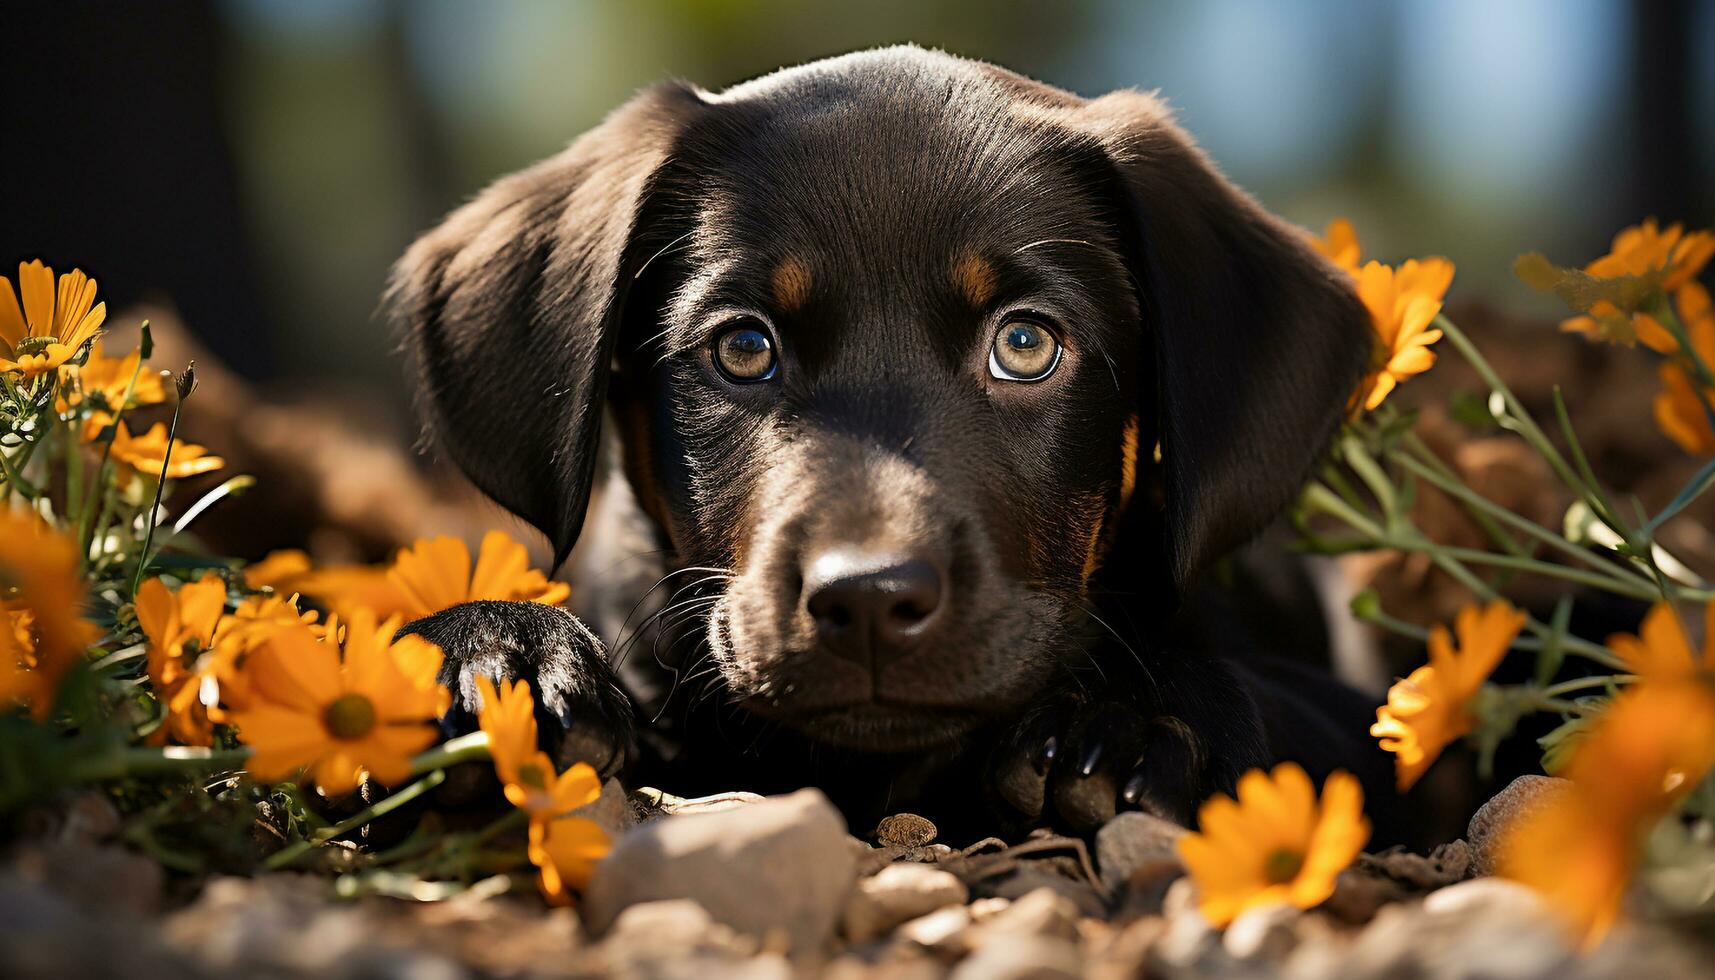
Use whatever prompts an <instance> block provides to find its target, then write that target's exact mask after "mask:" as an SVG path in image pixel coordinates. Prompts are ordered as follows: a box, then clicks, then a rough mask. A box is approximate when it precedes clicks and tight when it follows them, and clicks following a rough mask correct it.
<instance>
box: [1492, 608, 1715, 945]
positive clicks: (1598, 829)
mask: <svg viewBox="0 0 1715 980" xmlns="http://www.w3.org/2000/svg"><path fill="white" fill-rule="evenodd" d="M1704 618H1705V620H1706V625H1705V630H1706V632H1705V633H1704V641H1703V649H1702V650H1701V651H1699V652H1693V651H1692V649H1691V645H1690V644H1689V643H1688V642H1687V641H1686V637H1685V630H1684V627H1683V626H1682V625H1681V624H1680V622H1679V617H1678V614H1677V613H1676V612H1675V611H1674V610H1673V608H1672V607H1671V606H1669V605H1667V604H1666V603H1661V604H1658V605H1656V606H1655V607H1654V608H1652V609H1651V610H1650V611H1649V613H1648V615H1646V616H1645V617H1644V621H1643V624H1642V627H1641V629H1640V630H1639V635H1637V636H1632V635H1629V634H1621V635H1618V636H1615V637H1611V638H1610V639H1609V641H1608V645H1609V647H1611V648H1612V649H1613V650H1614V652H1615V653H1617V654H1619V655H1620V657H1621V658H1622V659H1623V660H1624V661H1625V663H1626V665H1627V666H1628V667H1630V668H1631V670H1632V671H1633V672H1634V674H1635V676H1636V677H1637V678H1638V681H1637V683H1636V684H1634V685H1633V686H1630V687H1628V688H1627V689H1626V690H1624V691H1622V692H1621V693H1620V694H1618V695H1616V696H1615V697H1614V698H1613V700H1612V702H1611V703H1610V704H1609V705H1608V706H1607V707H1606V708H1604V709H1603V710H1602V711H1601V712H1600V713H1599V714H1598V715H1596V717H1595V721H1594V724H1593V728H1592V730H1591V731H1590V732H1589V733H1588V734H1587V735H1586V736H1585V737H1584V738H1582V739H1581V740H1580V741H1579V743H1578V744H1577V745H1576V747H1575V748H1574V750H1573V752H1572V755H1571V759H1570V761H1569V762H1568V763H1567V765H1566V766H1565V767H1564V768H1563V769H1562V770H1561V773H1560V774H1561V775H1563V776H1565V777H1567V778H1568V779H1569V780H1570V781H1571V782H1570V788H1569V789H1568V790H1567V791H1566V792H1565V793H1562V794H1560V795H1559V796H1557V797H1555V798H1554V799H1553V800H1551V801H1550V803H1549V804H1548V805H1546V806H1544V807H1541V808H1538V809H1535V810H1532V811H1530V812H1529V813H1526V814H1525V815H1524V816H1523V817H1522V818H1521V819H1520V820H1519V821H1517V822H1516V823H1515V824H1513V825H1512V826H1510V827H1509V828H1507V831H1506V838H1505V840H1504V841H1503V844H1502V849H1501V853H1502V863H1501V873H1503V874H1506V875H1508V876H1510V877H1513V878H1516V879H1518V880H1519V881H1522V882H1524V883H1526V884H1528V885H1531V886H1532V887H1534V888H1536V889H1538V890H1539V891H1541V892H1543V893H1544V894H1546V895H1548V896H1549V897H1550V898H1551V899H1553V900H1554V902H1555V904H1556V905H1557V906H1558V907H1559V908H1561V909H1562V910H1564V911H1565V912H1566V914H1567V918H1568V921H1569V922H1570V923H1571V925H1572V927H1573V928H1574V929H1575V930H1576V931H1577V932H1578V933H1579V934H1580V935H1581V936H1582V937H1583V938H1584V940H1585V942H1586V944H1587V945H1593V944H1595V943H1596V942H1598V941H1600V940H1601V938H1602V937H1603V936H1604V935H1606V934H1607V932H1608V930H1609V929H1610V928H1611V927H1612V925H1613V924H1614V922H1615V920H1616V919H1617V918H1618V917H1619V914H1620V909H1621V905H1622V903H1623V901H1624V899H1625V895H1626V890H1627V888H1628V886H1629V884H1630V882H1631V880H1632V877H1633V875H1634V874H1635V872H1636V870H1637V868H1638V865H1639V863H1640V862H1641V860H1642V858H1643V853H1644V844H1645V841H1646V839H1647V837H1648V835H1649V834H1650V832H1651V831H1652V829H1654V828H1655V826H1656V825H1657V824H1658V823H1660V822H1661V821H1662V819H1663V818H1664V817H1667V816H1668V815H1669V814H1670V813H1671V812H1672V811H1673V810H1674V808H1675V806H1676V805H1678V804H1679V803H1680V802H1681V801H1682V800H1684V799H1685V797H1686V796H1688V795H1689V794H1690V793H1691V792H1692V790H1693V789H1695V788H1697V786H1698V785H1699V784H1700V783H1701V782H1702V780H1703V779H1705V778H1706V777H1707V776H1708V774H1709V772H1710V770H1711V769H1712V768H1715V633H1710V632H1707V628H1708V624H1707V621H1708V620H1709V619H1712V618H1715V602H1712V603H1710V604H1709V605H1707V606H1706V607H1705V608H1704Z"/></svg>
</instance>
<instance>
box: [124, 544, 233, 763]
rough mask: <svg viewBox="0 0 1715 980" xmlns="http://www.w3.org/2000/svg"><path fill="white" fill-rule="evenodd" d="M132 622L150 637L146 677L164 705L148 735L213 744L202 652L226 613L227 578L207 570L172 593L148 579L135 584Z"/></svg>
mask: <svg viewBox="0 0 1715 980" xmlns="http://www.w3.org/2000/svg"><path fill="white" fill-rule="evenodd" d="M136 608H137V625H138V626H141V627H142V628H143V633H144V634H145V635H146V636H148V638H149V681H150V683H152V684H154V686H155V691H156V693H157V695H158V696H159V697H160V699H161V704H162V706H163V707H164V708H165V710H166V719H165V720H164V721H163V722H162V723H161V726H160V727H159V728H157V729H155V731H154V733H152V735H151V736H150V741H151V743H152V744H156V745H159V744H162V743H164V742H165V741H166V740H167V739H168V738H171V739H172V740H173V741H174V742H177V743H178V744H180V745H212V744H214V724H213V722H212V721H210V719H209V713H208V708H209V704H210V703H212V701H213V698H212V697H210V698H205V697H204V695H205V693H208V692H206V691H205V685H204V683H203V681H204V678H205V677H207V676H211V675H209V674H208V673H207V672H206V668H205V666H204V663H205V661H204V655H205V654H206V653H207V652H208V651H209V650H210V648H212V647H213V646H214V633H215V627H217V626H218V625H219V624H220V620H221V616H222V614H224V613H225V612H226V582H225V581H224V580H222V579H221V577H220V576H219V575H217V574H215V573H214V572H209V573H208V574H206V575H204V576H203V577H202V578H201V579H200V580H198V581H196V582H189V583H186V584H185V585H182V586H180V587H179V591H177V592H171V591H169V590H168V589H167V586H166V584H165V583H163V582H162V581H161V580H160V579H158V578H152V579H150V580H148V581H147V582H144V583H143V584H142V585H140V586H138V587H137V600H136Z"/></svg>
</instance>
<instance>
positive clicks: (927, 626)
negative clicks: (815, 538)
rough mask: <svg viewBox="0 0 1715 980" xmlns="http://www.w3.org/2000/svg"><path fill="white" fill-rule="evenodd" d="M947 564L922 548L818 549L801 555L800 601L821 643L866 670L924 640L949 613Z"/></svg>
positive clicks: (901, 655)
mask: <svg viewBox="0 0 1715 980" xmlns="http://www.w3.org/2000/svg"><path fill="white" fill-rule="evenodd" d="M946 568H947V563H946V562H945V561H944V560H942V559H941V558H940V557H939V556H938V555H931V554H928V553H927V552H922V553H916V554H911V553H906V554H899V553H885V552H870V551H865V550H862V549H858V548H851V547H840V548H832V549H829V550H825V551H821V552H818V553H816V554H815V555H813V556H811V557H810V558H809V560H808V561H806V562H805V567H804V574H803V582H804V585H803V590H802V600H803V603H804V609H805V611H806V612H807V613H809V615H810V618H811V620H812V621H814V622H815V624H816V634H817V638H818V640H819V642H820V644H821V646H822V648H823V649H824V650H826V651H827V652H829V653H831V654H834V655H835V656H838V657H841V658H844V659H846V660H849V661H851V662H853V663H855V664H857V665H859V666H861V667H864V668H865V669H867V670H869V671H872V672H873V671H876V670H879V669H881V668H882V667H883V666H885V665H887V664H889V663H892V662H893V661H895V660H898V659H899V658H901V657H904V656H906V655H908V654H910V653H911V652H912V651H913V650H915V649H917V648H919V647H921V646H923V645H925V643H926V642H928V641H930V640H931V639H932V638H933V636H934V634H935V632H936V631H937V630H938V629H939V628H940V626H941V623H942V622H943V621H944V620H946V619H947V618H948V617H947V615H945V607H946V605H947V601H946V600H947V597H948V592H949V590H948V586H947V571H946Z"/></svg>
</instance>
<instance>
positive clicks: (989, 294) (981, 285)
mask: <svg viewBox="0 0 1715 980" xmlns="http://www.w3.org/2000/svg"><path fill="white" fill-rule="evenodd" d="M953 288H955V289H957V290H958V291H959V295H961V296H963V297H964V298H965V299H966V301H968V302H969V303H970V304H971V305H972V306H974V307H976V308H978V309H981V308H983V307H985V306H987V305H988V303H989V300H991V299H994V292H995V271H994V266H993V265H992V264H990V263H989V260H988V259H985V258H983V257H982V256H980V255H974V254H972V253H969V252H966V253H964V254H963V255H960V256H959V257H958V258H957V259H955V260H954V262H953Z"/></svg>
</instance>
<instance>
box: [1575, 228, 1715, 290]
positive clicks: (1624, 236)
mask: <svg viewBox="0 0 1715 980" xmlns="http://www.w3.org/2000/svg"><path fill="white" fill-rule="evenodd" d="M1710 258H1715V232H1709V231H1694V232H1692V233H1691V234H1689V235H1688V234H1686V233H1685V226H1684V225H1682V224H1680V223H1679V222H1674V223H1673V224H1671V225H1668V226H1667V228H1666V229H1663V228H1661V227H1659V226H1658V225H1657V223H1656V220H1655V219H1654V218H1646V219H1644V221H1643V222H1642V223H1640V224H1636V225H1633V226H1631V227H1630V228H1626V229H1623V230H1622V231H1621V232H1620V233H1619V234H1617V235H1615V236H1614V242H1613V246H1612V247H1611V248H1609V250H1608V254H1607V255H1604V256H1602V257H1601V258H1599V259H1596V260H1594V261H1592V262H1591V263H1590V264H1589V265H1587V266H1585V267H1584V271H1585V272H1587V273H1589V274H1590V275H1592V276H1595V277H1596V278H1598V279H1617V278H1620V277H1622V276H1637V277H1639V278H1645V279H1648V278H1659V280H1660V284H1661V288H1662V289H1664V290H1667V291H1668V292H1672V291H1673V290H1675V289H1678V288H1679V287H1680V286H1683V285H1685V284H1686V283H1687V282H1690V281H1691V280H1692V279H1694V278H1696V276H1697V274H1698V273H1699V272H1701V271H1703V267H1704V266H1705V265H1707V264H1708V263H1709V260H1710Z"/></svg>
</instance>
